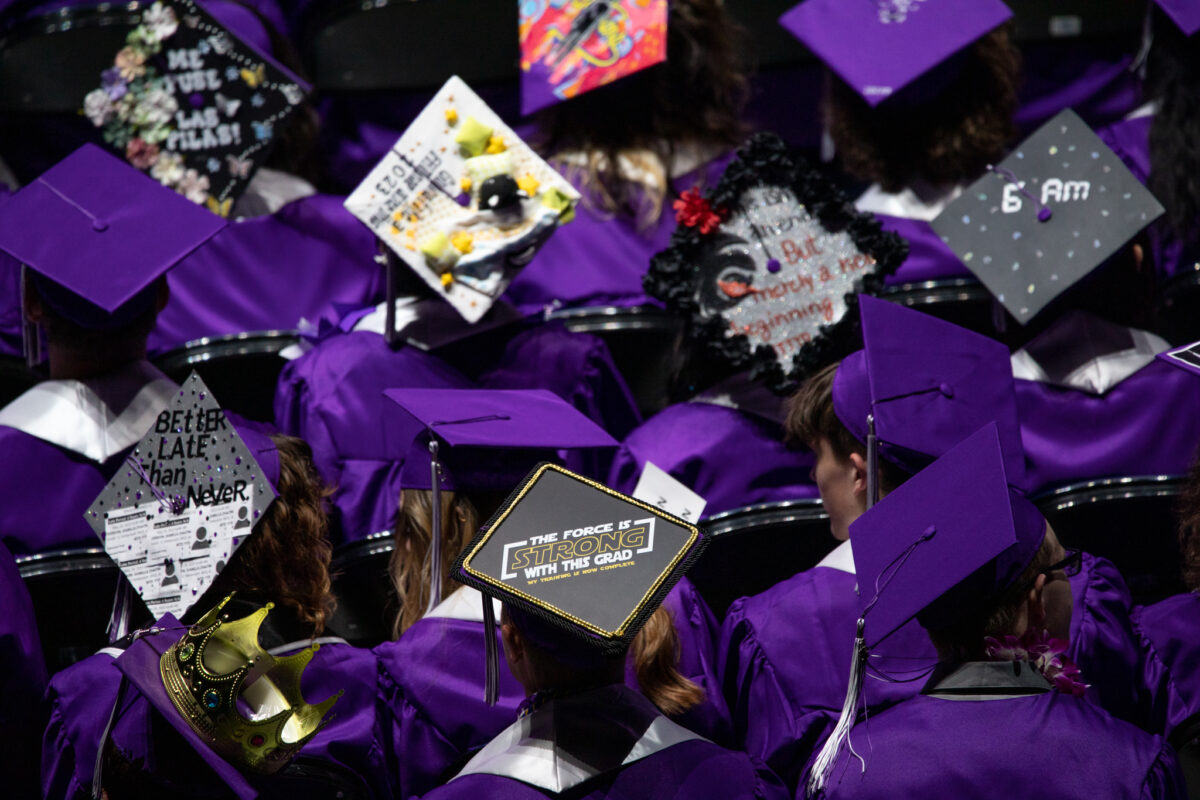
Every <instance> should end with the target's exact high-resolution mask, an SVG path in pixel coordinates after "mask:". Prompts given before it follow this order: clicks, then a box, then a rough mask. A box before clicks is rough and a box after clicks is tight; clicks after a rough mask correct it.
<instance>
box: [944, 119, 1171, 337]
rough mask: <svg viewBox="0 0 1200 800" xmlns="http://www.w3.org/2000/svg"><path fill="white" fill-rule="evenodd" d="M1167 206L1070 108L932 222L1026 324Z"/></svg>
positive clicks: (974, 270)
mask: <svg viewBox="0 0 1200 800" xmlns="http://www.w3.org/2000/svg"><path fill="white" fill-rule="evenodd" d="M1162 213H1163V207H1162V206H1161V205H1160V204H1159V202H1158V201H1157V200H1155V199H1154V196H1153V195H1152V194H1150V192H1149V191H1147V190H1146V188H1145V187H1144V186H1142V184H1141V182H1139V181H1138V179H1137V178H1136V177H1134V175H1133V173H1131V172H1130V171H1129V169H1128V168H1127V167H1126V166H1125V165H1124V164H1123V163H1122V162H1121V159H1120V158H1118V157H1117V156H1116V155H1115V154H1114V153H1113V151H1112V150H1110V149H1108V147H1107V146H1106V145H1105V144H1104V143H1103V142H1102V141H1100V137H1098V136H1097V135H1096V134H1095V133H1094V132H1092V129H1091V128H1089V127H1088V126H1087V124H1086V123H1085V122H1084V121H1083V120H1081V119H1080V118H1079V116H1078V115H1077V114H1076V113H1075V112H1074V111H1071V110H1070V109H1067V110H1065V111H1062V112H1060V113H1059V114H1058V115H1056V116H1055V117H1054V118H1053V119H1051V120H1050V121H1049V122H1047V123H1046V124H1045V125H1043V126H1042V127H1040V128H1038V130H1037V131H1036V132H1035V133H1034V134H1033V135H1032V136H1030V137H1029V138H1028V139H1026V140H1025V141H1024V142H1022V143H1021V144H1019V145H1018V146H1017V147H1016V149H1015V150H1013V152H1012V153H1010V154H1009V155H1008V157H1006V158H1005V159H1004V160H1003V161H1001V162H1000V164H999V165H997V166H995V167H993V168H992V169H991V170H990V171H989V172H988V173H987V174H985V175H984V176H983V177H982V178H980V179H979V180H978V181H976V182H975V183H973V184H971V186H970V187H968V188H967V189H966V190H965V191H963V193H962V195H960V196H959V197H958V199H956V200H955V201H954V202H952V203H950V205H948V206H946V208H945V210H944V211H942V213H941V214H940V215H939V216H938V217H937V219H935V220H934V221H933V223H932V225H933V229H934V231H936V232H937V234H938V236H940V237H941V238H942V241H944V242H945V243H946V244H947V245H948V246H949V247H950V249H951V250H953V251H954V253H955V255H957V256H958V257H959V258H960V259H961V260H962V262H963V264H965V265H966V266H967V268H968V269H970V270H971V271H972V272H973V273H975V275H976V277H978V278H979V280H980V281H982V282H983V284H984V285H985V286H987V288H988V290H989V291H991V293H992V294H993V295H995V296H996V299H997V300H999V301H1000V302H1001V303H1002V304H1003V305H1004V307H1005V308H1006V309H1007V310H1008V312H1009V313H1010V314H1012V315H1013V316H1014V317H1015V318H1016V320H1017V321H1018V322H1019V323H1021V324H1022V325H1024V324H1025V323H1027V322H1029V320H1031V319H1033V318H1034V317H1035V316H1037V314H1038V312H1039V311H1041V310H1042V309H1043V308H1045V307H1046V306H1047V305H1048V304H1049V303H1050V302H1051V301H1052V300H1054V299H1055V298H1056V297H1058V296H1059V295H1060V294H1062V293H1063V292H1065V291H1066V290H1067V289H1069V288H1070V287H1071V286H1072V285H1074V284H1075V283H1076V282H1078V281H1079V280H1081V279H1082V278H1084V277H1085V276H1087V275H1088V274H1089V273H1091V272H1092V271H1093V270H1095V269H1096V268H1097V267H1099V266H1100V265H1101V264H1103V263H1104V262H1105V261H1106V260H1107V259H1108V258H1109V257H1110V256H1112V255H1113V254H1115V253H1116V252H1118V251H1119V250H1120V249H1121V248H1122V247H1123V246H1124V245H1125V244H1126V243H1127V242H1128V241H1129V240H1130V239H1132V238H1133V237H1134V236H1136V235H1137V234H1138V232H1139V231H1141V230H1142V229H1143V228H1145V227H1146V226H1147V225H1149V224H1150V223H1151V222H1153V221H1154V220H1156V219H1157V218H1158V217H1159V216H1161V215H1162Z"/></svg>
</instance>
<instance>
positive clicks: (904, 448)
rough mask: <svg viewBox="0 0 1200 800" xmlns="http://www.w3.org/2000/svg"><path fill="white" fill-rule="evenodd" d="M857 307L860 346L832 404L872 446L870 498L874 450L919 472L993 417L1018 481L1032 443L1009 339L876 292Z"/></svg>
mask: <svg viewBox="0 0 1200 800" xmlns="http://www.w3.org/2000/svg"><path fill="white" fill-rule="evenodd" d="M859 307H860V309H861V321H862V336H863V349H862V350H859V351H857V352H855V353H852V354H850V355H849V356H847V357H846V358H845V359H843V360H842V363H841V366H839V367H838V370H837V374H836V375H835V376H834V380H833V408H834V412H835V413H836V414H837V416H838V419H839V420H840V421H841V422H842V424H843V425H845V426H846V428H847V430H849V431H850V433H851V434H852V435H853V436H854V437H855V438H856V439H858V440H859V441H860V442H863V443H864V444H865V445H866V446H867V455H868V459H867V460H868V462H870V469H869V471H868V479H869V481H870V482H871V486H870V487H869V488H868V492H867V493H868V502H869V503H873V502H874V501H875V500H876V499H877V497H878V494H877V492H878V480H877V479H876V478H877V471H876V455H879V456H883V457H884V458H886V459H887V460H888V461H890V462H892V463H894V464H896V465H897V466H899V467H900V468H901V469H903V470H905V471H906V472H908V473H915V472H917V471H919V470H920V469H922V468H923V467H925V466H927V465H928V464H929V463H930V462H931V461H933V460H934V459H935V458H937V457H939V456H941V455H943V454H945V453H946V452H947V451H949V450H950V449H951V448H953V447H954V446H955V445H957V444H958V443H959V442H961V441H962V440H963V439H965V438H967V437H968V436H969V435H971V434H972V433H973V432H974V431H976V430H978V429H979V428H980V427H982V426H983V425H986V424H987V423H989V422H995V423H996V425H997V429H998V432H999V437H1000V442H1001V446H1002V450H1003V452H1004V459H1005V461H1004V463H1005V471H1006V472H1007V474H1008V475H1009V478H1010V479H1011V480H1012V481H1013V482H1014V483H1015V484H1017V485H1020V484H1021V482H1022V480H1023V479H1024V474H1025V451H1024V449H1023V448H1022V445H1021V430H1020V423H1019V419H1018V414H1017V401H1016V393H1015V390H1014V387H1013V375H1012V364H1011V362H1010V360H1009V353H1008V348H1006V347H1005V346H1004V345H1002V344H1000V343H999V342H997V341H994V340H992V339H989V338H988V337H986V336H983V335H981V334H978V333H975V332H973V331H969V330H966V329H965V328H960V327H958V326H957V325H954V324H953V323H950V322H946V321H945V320H941V319H938V318H937V317H932V316H929V315H928V314H922V313H921V312H919V311H913V310H911V309H908V308H904V307H903V306H900V305H898V304H896V303H892V302H889V301H886V300H880V299H878V298H876V297H871V296H868V295H863V296H861V297H859Z"/></svg>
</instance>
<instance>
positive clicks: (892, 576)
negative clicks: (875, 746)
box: [808, 424, 1046, 796]
mask: <svg viewBox="0 0 1200 800" xmlns="http://www.w3.org/2000/svg"><path fill="white" fill-rule="evenodd" d="M1009 483H1010V482H1009V479H1008V475H1007V474H1006V471H1005V453H1004V452H1003V451H1002V448H1001V443H1000V436H999V434H998V431H997V429H996V426H995V425H994V424H989V425H987V426H985V427H983V428H981V429H980V430H979V431H977V432H976V433H974V434H973V435H971V436H970V437H969V438H967V439H966V440H965V441H963V442H962V443H961V444H959V445H958V446H957V447H955V448H953V449H952V450H950V451H949V452H948V453H946V454H945V455H943V456H942V457H941V458H940V459H938V460H937V461H935V462H934V463H933V464H932V465H930V466H929V467H928V468H926V469H925V470H923V471H922V472H920V473H919V474H917V475H916V476H914V477H913V478H912V479H911V480H909V481H907V482H906V483H905V484H904V485H902V486H900V487H899V488H897V489H896V490H895V491H894V492H892V493H890V494H889V495H888V496H887V497H885V498H883V499H882V500H880V501H879V503H878V504H876V505H875V506H873V507H872V508H870V509H868V510H867V511H866V513H864V514H863V515H862V516H861V517H859V518H858V519H857V520H855V521H854V522H853V523H851V525H850V536H851V541H853V542H854V564H855V567H856V574H857V576H858V600H859V620H858V634H857V638H856V641H855V655H854V662H853V664H852V667H851V674H850V685H849V688H848V690H847V693H846V702H845V704H844V705H843V706H842V715H841V718H840V719H839V720H838V723H837V725H836V727H835V729H834V732H833V733H832V734H831V735H830V737H829V739H827V740H826V743H825V745H824V746H823V747H822V749H821V752H820V753H819V754H818V756H817V759H816V761H815V762H814V767H813V769H812V770H811V772H810V774H809V779H808V789H809V795H810V796H812V795H813V794H814V793H815V792H817V791H818V790H820V789H821V788H822V787H823V786H824V782H825V780H826V779H827V777H828V770H829V768H830V767H831V766H832V764H833V760H834V758H835V757H836V755H837V751H838V749H839V748H840V747H841V745H842V742H844V741H845V739H846V737H847V736H848V735H849V732H850V728H851V727H852V725H853V723H854V717H855V713H856V709H857V706H858V698H859V694H860V692H861V686H862V677H863V672H864V670H865V667H866V661H867V655H868V653H869V652H870V651H871V649H873V648H874V647H876V646H878V645H879V644H880V643H881V642H883V641H884V640H886V639H887V637H888V636H890V635H891V634H892V633H894V632H895V631H897V630H899V628H900V627H901V626H902V625H904V624H905V623H906V622H908V621H909V620H910V619H913V618H916V619H917V620H918V622H920V624H921V625H922V626H924V627H925V628H926V629H928V630H939V629H943V628H945V627H946V626H948V625H952V624H954V623H955V622H957V621H959V620H961V619H964V618H966V617H967V616H968V615H970V614H986V613H987V612H988V611H989V610H991V608H992V606H993V605H994V604H995V602H996V600H997V599H998V598H999V597H1000V595H1001V594H1002V593H1003V592H1004V591H1005V590H1006V589H1007V588H1008V587H1010V586H1011V585H1012V584H1013V583H1014V582H1015V581H1016V580H1017V578H1018V577H1019V576H1020V575H1021V573H1022V572H1024V570H1025V568H1026V567H1028V566H1029V564H1030V563H1032V561H1033V559H1034V556H1036V555H1037V552H1038V549H1039V548H1040V547H1041V544H1042V540H1043V539H1044V538H1045V535H1046V520H1045V518H1044V517H1043V516H1042V514H1041V512H1039V511H1038V510H1037V507H1036V506H1034V505H1033V503H1031V502H1030V501H1029V500H1027V499H1026V498H1025V496H1024V495H1023V494H1021V493H1020V492H1018V491H1014V490H1013V489H1012V488H1011V486H1010V485H1009Z"/></svg>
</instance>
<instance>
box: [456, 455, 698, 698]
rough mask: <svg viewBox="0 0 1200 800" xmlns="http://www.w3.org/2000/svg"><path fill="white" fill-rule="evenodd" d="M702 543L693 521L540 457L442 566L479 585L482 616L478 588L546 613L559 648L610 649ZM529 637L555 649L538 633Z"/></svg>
mask: <svg viewBox="0 0 1200 800" xmlns="http://www.w3.org/2000/svg"><path fill="white" fill-rule="evenodd" d="M707 544H708V539H707V537H706V536H705V535H704V534H702V533H701V531H700V529H699V528H697V527H696V526H695V525H692V524H689V523H687V522H685V521H683V520H681V519H679V518H678V517H674V516H672V515H670V514H667V513H665V512H663V511H662V510H660V509H658V508H655V507H654V506H652V505H649V504H648V503H643V502H641V501H640V500H635V499H634V498H632V497H628V496H627V495H623V494H621V493H620V492H616V491H614V490H612V489H609V488H608V487H606V486H603V485H601V484H599V483H596V482H595V481H592V480H589V479H587V478H584V477H583V476H581V475H577V474H575V473H573V472H571V471H570V470H567V469H564V468H563V467H560V466H558V465H556V464H549V463H546V464H541V465H539V466H538V467H537V468H536V469H534V470H533V472H531V473H530V474H529V475H528V476H527V477H526V478H525V480H524V481H523V482H522V483H521V485H520V486H518V487H517V489H516V490H515V491H514V492H513V494H512V495H511V496H510V497H509V499H508V501H507V502H506V503H505V504H504V505H503V506H502V507H501V508H500V510H499V511H497V512H496V514H495V516H493V517H492V518H491V519H490V520H489V521H488V523H487V525H486V526H484V528H483V529H482V530H481V531H480V533H479V534H478V535H477V536H476V537H475V539H474V540H473V541H472V542H471V543H470V545H468V546H467V548H466V549H465V550H464V551H463V553H462V555H461V556H459V559H458V561H457V562H456V563H455V565H454V569H453V571H452V573H451V574H452V575H453V576H454V578H455V579H456V580H458V581H460V582H462V583H465V584H467V585H468V586H473V587H475V588H476V589H478V590H479V591H480V592H482V593H483V594H484V595H485V600H484V609H485V617H486V616H487V614H488V613H489V610H490V609H491V601H490V600H488V599H487V598H488V597H495V598H497V599H499V600H500V601H502V602H503V603H504V604H505V605H507V606H509V607H510V609H512V610H515V611H516V612H518V613H520V614H523V615H527V616H530V617H533V618H534V619H536V620H539V621H542V622H546V623H550V625H551V626H553V631H554V633H561V636H551V637H549V638H550V639H559V640H563V641H565V642H567V643H568V644H567V645H566V647H564V648H562V650H563V651H569V650H571V649H573V646H574V645H578V644H582V645H583V646H584V647H585V648H587V649H589V650H590V651H594V652H595V653H596V654H597V655H618V654H621V653H623V652H625V650H626V649H628V647H629V645H630V643H631V642H632V641H633V637H634V636H635V635H636V634H637V632H638V630H640V629H641V626H642V624H643V623H644V622H645V621H646V620H647V619H648V618H649V617H650V615H651V614H653V613H654V610H655V609H656V608H658V606H659V604H660V603H662V601H663V598H664V597H666V595H667V592H669V591H670V590H671V588H672V587H673V586H674V585H675V584H676V583H677V582H678V581H679V579H680V578H681V577H682V576H683V574H684V572H686V571H687V569H688V567H689V566H691V564H692V562H693V561H694V560H695V559H696V558H697V557H698V556H699V555H700V553H701V552H703V549H704V547H706V546H707ZM523 632H528V631H525V630H524V628H523ZM534 638H535V639H536V640H537V641H538V644H539V645H542V646H548V648H549V649H550V650H551V651H552V652H554V651H556V650H558V649H559V648H556V647H555V646H554V645H555V642H553V641H547V637H545V636H535V637H534ZM574 649H577V648H574ZM490 659H491V654H489V660H490ZM493 665H494V662H491V663H490V664H489V676H488V680H489V694H490V689H491V687H492V685H493V682H494V680H495V675H494V672H493V670H494V669H495V667H494V666H493Z"/></svg>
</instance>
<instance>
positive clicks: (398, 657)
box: [375, 578, 729, 797]
mask: <svg viewBox="0 0 1200 800" xmlns="http://www.w3.org/2000/svg"><path fill="white" fill-rule="evenodd" d="M663 605H664V606H665V607H666V608H667V609H669V610H670V612H671V615H672V617H673V618H674V621H675V627H676V630H678V632H679V643H680V647H679V652H680V658H679V671H680V672H681V673H682V674H683V675H684V676H685V677H687V678H690V679H691V680H692V681H694V682H695V683H697V684H698V685H699V686H700V687H701V688H702V689H704V690H705V694H706V699H705V701H704V702H703V703H701V704H700V705H699V706H697V707H695V708H693V709H691V710H689V711H687V712H686V713H684V714H683V715H681V716H680V717H678V718H677V719H676V720H675V721H676V722H678V723H680V724H681V725H684V726H686V727H688V728H689V729H691V730H694V731H697V732H698V733H700V734H703V735H704V736H707V737H709V738H713V739H716V740H718V741H722V740H728V739H729V732H728V725H729V723H728V710H727V708H726V706H725V702H724V699H723V698H722V696H721V693H720V687H719V684H718V683H717V680H716V665H715V663H714V662H713V657H712V653H713V646H714V643H715V633H716V620H715V619H714V618H713V616H712V612H711V611H709V609H708V607H707V605H705V603H704V600H703V599H702V598H701V597H700V595H699V594H698V593H697V592H696V590H695V587H693V586H692V585H691V583H689V582H688V581H687V579H686V578H685V579H683V580H682V581H680V583H679V584H678V585H676V587H675V588H674V589H672V590H671V592H670V593H669V594H668V595H667V598H666V600H665V601H664V603H663ZM482 617H483V615H482V601H481V600H480V596H479V594H478V592H475V591H474V590H467V589H459V590H458V591H456V592H455V593H454V594H452V595H451V596H450V597H449V598H447V599H446V600H445V601H443V602H442V604H441V605H440V606H438V608H437V609H436V610H435V611H434V613H433V614H432V615H430V616H426V617H425V618H423V619H421V620H419V621H418V622H416V623H415V624H414V625H412V627H410V628H409V629H408V630H407V631H405V632H404V634H403V635H402V636H401V637H400V639H399V640H398V641H395V642H384V643H383V644H380V645H378V646H376V648H375V654H376V655H377V657H378V658H379V696H380V703H381V706H382V708H383V709H384V710H383V711H381V714H383V715H384V716H385V718H386V721H385V722H384V723H383V729H384V731H385V736H387V737H388V741H387V745H386V747H385V752H386V753H387V754H388V758H389V759H390V762H389V769H391V770H392V771H393V772H394V774H396V775H398V779H397V781H398V783H397V785H398V787H399V789H400V792H401V796H404V797H408V796H411V795H413V794H421V793H423V792H426V791H428V790H429V789H431V788H433V787H434V786H438V785H440V784H441V783H443V782H444V781H445V780H447V779H448V778H449V777H450V776H451V775H453V774H454V772H455V771H456V770H457V768H458V767H461V766H462V764H463V763H464V762H465V761H466V759H467V757H469V756H470V755H471V754H472V753H473V752H474V751H476V750H478V749H479V748H480V747H482V746H483V745H485V744H486V743H487V742H488V741H489V740H490V739H491V738H492V737H494V736H495V735H496V734H497V733H499V732H500V731H501V730H502V729H503V728H504V727H505V726H506V725H508V724H509V723H510V722H512V720H513V718H514V716H515V715H516V711H517V707H518V706H519V705H520V704H521V701H522V700H524V699H525V691H524V690H523V689H522V688H521V686H520V685H519V684H518V683H517V682H516V680H515V679H513V677H512V676H511V674H509V672H508V670H507V669H505V667H504V665H503V664H501V666H500V695H499V702H498V703H497V704H496V705H495V706H491V707H489V706H488V705H486V704H485V703H484V702H483V689H484V675H485V666H486V661H485V657H484V639H483V636H484V629H483V618H482ZM497 619H499V617H497ZM495 636H496V637H497V646H499V636H500V634H499V630H498V629H497V630H496V632H495ZM626 683H627V684H628V685H629V686H631V687H633V688H636V687H637V680H636V677H635V676H634V675H633V673H632V670H629V671H628V674H627V675H626Z"/></svg>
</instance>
